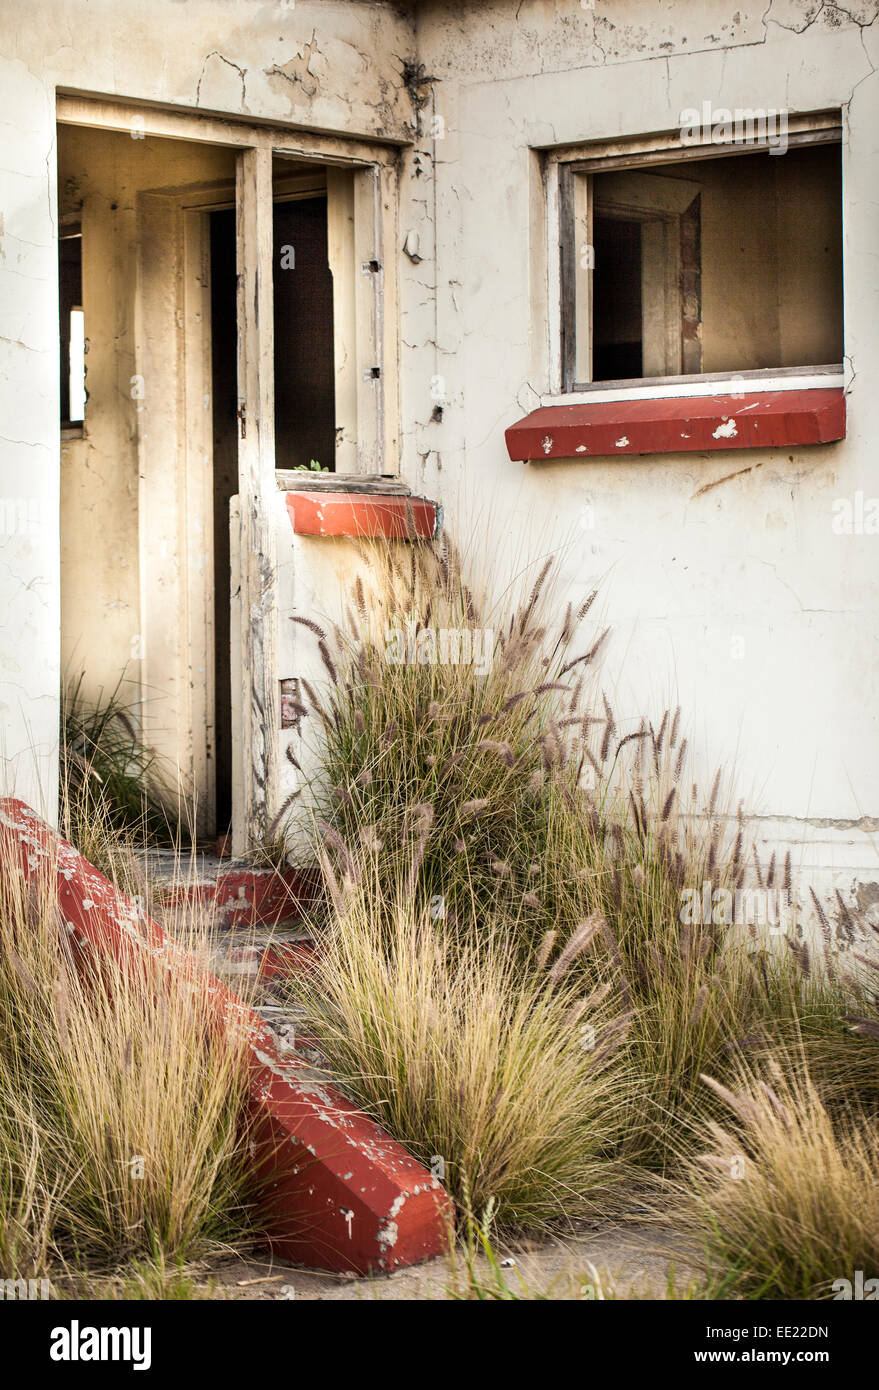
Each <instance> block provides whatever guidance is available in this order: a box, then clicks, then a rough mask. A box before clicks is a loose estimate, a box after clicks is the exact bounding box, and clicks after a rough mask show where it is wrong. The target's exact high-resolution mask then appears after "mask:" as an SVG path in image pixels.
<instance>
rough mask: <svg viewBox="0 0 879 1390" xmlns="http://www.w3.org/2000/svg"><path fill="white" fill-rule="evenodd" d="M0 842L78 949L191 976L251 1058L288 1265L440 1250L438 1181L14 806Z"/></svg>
mask: <svg viewBox="0 0 879 1390" xmlns="http://www.w3.org/2000/svg"><path fill="white" fill-rule="evenodd" d="M0 838H2V839H3V840H5V841H6V842H7V843H8V844H10V845H11V846H12V847H13V849H14V851H15V852H16V853H17V858H18V862H19V864H20V866H21V871H22V873H23V875H24V876H25V878H26V879H27V880H28V881H29V882H38V881H39V880H40V879H41V878H42V879H43V881H45V882H48V883H49V884H50V885H53V886H54V890H55V892H56V893H57V899H58V906H59V909H60V917H61V920H62V922H63V923H64V925H65V927H66V929H67V931H68V933H69V934H70V936H71V939H72V941H73V943H74V945H75V946H76V947H77V948H78V949H79V950H80V951H81V952H89V951H94V950H97V951H100V952H103V953H110V954H111V955H112V956H113V957H114V958H115V959H117V960H119V961H121V962H122V963H123V964H124V965H126V966H127V967H128V966H131V967H132V968H136V966H137V963H138V961H141V962H142V961H143V960H144V959H145V956H146V955H151V956H152V957H153V958H154V959H156V960H159V961H163V962H164V963H166V964H167V966H168V968H169V969H174V970H179V971H181V972H187V973H191V974H192V975H193V977H197V978H198V980H199V983H200V985H201V987H202V988H203V989H204V990H206V991H207V992H208V994H209V996H210V998H211V1000H212V1002H213V1005H214V1007H215V1009H216V1019H217V1025H218V1026H219V1027H224V1028H234V1029H240V1030H242V1031H243V1035H244V1036H245V1037H246V1039H247V1044H248V1048H249V1052H250V1087H249V1088H250V1096H251V1102H250V1105H251V1111H252V1119H253V1122H254V1139H253V1145H254V1147H253V1154H254V1160H253V1161H254V1167H255V1170H256V1171H257V1172H258V1173H260V1174H261V1175H262V1176H264V1177H265V1178H266V1180H267V1184H266V1189H265V1195H264V1197H263V1198H262V1205H261V1217H262V1225H263V1232H264V1235H265V1237H266V1239H267V1240H268V1242H269V1244H270V1245H271V1246H272V1248H273V1249H275V1250H276V1251H277V1253H278V1254H279V1255H281V1256H283V1257H284V1258H286V1259H293V1260H298V1261H299V1262H301V1263H302V1264H306V1265H309V1266H311V1267H313V1268H317V1269H330V1270H337V1271H354V1272H357V1273H367V1272H369V1271H388V1270H392V1269H397V1268H400V1267H401V1266H403V1265H408V1264H414V1263H416V1262H417V1261H419V1260H424V1259H428V1258H430V1257H432V1256H434V1255H439V1254H441V1253H442V1251H443V1249H444V1248H445V1247H446V1245H447V1241H448V1233H449V1229H450V1225H449V1223H450V1221H451V1213H452V1208H451V1203H450V1201H449V1198H448V1197H447V1195H446V1193H445V1192H444V1190H443V1188H442V1187H441V1185H440V1183H439V1181H438V1180H437V1179H436V1178H434V1177H433V1176H432V1175H431V1174H430V1173H429V1172H428V1171H427V1170H426V1169H425V1168H423V1167H422V1166H421V1164H419V1163H417V1162H416V1161H415V1159H413V1158H412V1157H411V1156H410V1155H409V1154H407V1153H406V1151H405V1149H403V1148H402V1147H401V1146H400V1145H399V1144H397V1143H396V1142H395V1141H394V1140H393V1139H391V1138H389V1136H388V1135H387V1134H385V1133H384V1131H383V1130H382V1129H381V1128H380V1126H379V1125H377V1124H376V1123H375V1122H374V1121H373V1120H370V1119H368V1118H367V1117H366V1116H365V1115H363V1114H362V1113H361V1112H360V1111H358V1110H357V1109H356V1108H355V1107H354V1106H353V1105H352V1104H351V1103H350V1102H349V1101H347V1100H346V1099H345V1098H344V1097H343V1096H341V1095H340V1094H339V1093H338V1092H337V1091H336V1090H334V1089H333V1088H332V1087H331V1086H327V1085H325V1084H324V1083H323V1082H322V1081H321V1080H320V1079H319V1078H317V1077H316V1076H315V1073H314V1071H313V1069H312V1068H311V1067H310V1066H309V1064H308V1063H307V1062H306V1060H305V1059H304V1058H302V1057H301V1056H299V1055H298V1054H297V1053H295V1052H292V1051H289V1050H282V1049H281V1048H279V1046H278V1045H277V1043H276V1042H275V1040H274V1038H273V1036H272V1034H271V1033H270V1032H269V1030H268V1029H267V1028H266V1027H265V1025H264V1024H263V1023H262V1021H261V1020H260V1019H259V1017H258V1016H257V1015H256V1014H255V1013H254V1012H253V1011H252V1010H251V1009H249V1008H247V1007H246V1005H244V1004H243V1003H242V1001H241V1000H240V999H239V998H238V997H237V996H236V995H235V994H233V993H232V991H231V990H229V989H228V988H227V987H226V986H225V985H224V984H222V983H221V982H220V981H219V980H217V979H216V978H215V977H214V976H213V975H211V974H210V973H208V972H207V971H206V970H204V969H203V968H202V967H201V966H200V965H199V964H198V962H197V961H196V960H195V959H194V957H193V956H191V955H190V954H189V953H188V952H187V951H185V950H184V949H183V948H182V947H181V946H179V945H178V944H177V943H176V942H175V941H173V940H172V939H171V938H169V937H167V936H166V935H165V933H164V932H163V931H162V929H161V927H159V926H158V925H157V924H156V923H155V922H153V921H151V920H150V919H149V918H148V917H146V915H145V914H144V913H143V912H141V911H140V910H139V908H138V907H137V906H136V905H135V904H134V903H133V902H131V901H130V900H129V899H128V898H126V897H125V896H124V894H122V893H120V892H119V891H118V890H117V889H116V888H114V887H113V885H112V883H110V882H109V880H108V879H106V878H105V877H104V875H103V874H101V873H100V872H99V871H98V870H97V869H96V868H95V867H94V866H93V865H92V864H90V863H89V862H88V860H86V859H84V858H83V856H82V855H81V854H80V853H79V852H78V851H77V850H75V849H74V848H73V847H72V846H71V845H69V844H67V842H66V841H65V840H63V839H62V838H61V836H60V835H58V834H57V832H56V831H53V830H52V829H51V828H50V827H49V826H48V825H47V824H46V823H45V821H42V820H41V819H40V818H39V816H37V815H35V813H34V812H33V811H31V809H30V808H29V807H28V806H26V805H25V804H24V802H21V801H16V800H13V799H11V798H10V799H4V800H0Z"/></svg>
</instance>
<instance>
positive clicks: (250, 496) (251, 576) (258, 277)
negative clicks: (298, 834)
mask: <svg viewBox="0 0 879 1390" xmlns="http://www.w3.org/2000/svg"><path fill="white" fill-rule="evenodd" d="M236 204H237V218H236V226H237V256H238V404H239V410H240V412H241V414H240V419H239V431H238V482H239V507H240V541H239V550H238V553H239V557H240V560H239V574H238V580H239V583H240V589H241V595H240V603H241V610H240V611H241V626H240V642H239V646H238V651H237V654H236V652H233V653H232V660H233V674H232V679H233V681H235V680H236V672H235V659H236V655H237V658H238V671H237V680H238V683H239V685H240V688H241V719H240V726H239V728H238V730H237V734H238V738H237V748H235V750H234V756H235V758H237V759H240V761H241V769H240V786H241V807H240V815H238V816H236V817H235V819H234V823H233V833H232V839H233V852H234V853H235V854H240V853H244V852H246V850H248V849H249V848H251V847H252V846H253V845H254V844H257V843H258V842H259V841H260V840H261V838H262V837H263V836H264V835H265V833H266V830H267V826H268V817H269V814H270V810H269V808H270V807H271V806H272V805H273V804H274V802H275V800H276V789H277V778H278V728H279V723H280V711H279V708H278V699H279V697H278V686H277V680H276V666H277V661H276V650H277V630H276V628H277V612H276V603H275V585H276V569H277V566H276V557H275V540H274V532H273V528H272V516H271V507H272V502H273V501H274V499H275V498H276V496H277V487H276V482H275V396H274V324H273V302H272V260H273V243H272V151H271V148H270V147H269V146H261V147H259V148H256V149H247V150H242V152H241V153H240V154H239V156H238V162H237V199H236Z"/></svg>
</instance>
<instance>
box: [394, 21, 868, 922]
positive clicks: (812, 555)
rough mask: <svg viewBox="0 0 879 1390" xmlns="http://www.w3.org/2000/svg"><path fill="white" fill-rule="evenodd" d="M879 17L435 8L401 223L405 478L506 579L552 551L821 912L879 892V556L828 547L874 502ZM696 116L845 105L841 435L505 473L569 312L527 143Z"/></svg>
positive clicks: (616, 659)
mask: <svg viewBox="0 0 879 1390" xmlns="http://www.w3.org/2000/svg"><path fill="white" fill-rule="evenodd" d="M877 11H879V6H877V4H876V3H870V4H860V5H854V6H849V7H848V8H847V9H842V8H840V7H837V6H831V5H819V4H807V3H798V2H795V0H784V2H783V3H778V2H777V0H776V2H775V3H771V4H768V5H767V4H765V3H762V4H757V5H749V4H745V5H738V6H734V5H728V4H724V3H716V2H715V0H707V2H706V3H700V4H698V5H697V4H688V3H668V4H663V6H662V7H661V8H660V7H659V6H656V5H655V4H652V3H651V4H648V3H646V2H645V0H621V2H620V3H602V0H595V6H594V9H592V8H589V7H588V6H581V5H579V4H577V3H576V0H574V2H573V3H567V0H522V3H521V4H519V5H518V6H516V5H511V6H507V5H502V4H500V3H488V4H481V5H467V6H458V5H453V4H451V3H450V2H449V0H433V2H431V0H428V2H427V3H424V4H422V5H420V6H419V10H418V58H419V62H421V63H422V64H423V65H424V71H425V73H426V74H429V75H430V76H431V77H433V78H435V79H436V80H435V81H434V83H433V84H432V87H428V88H426V89H425V96H426V98H427V101H426V105H425V108H424V110H423V112H422V119H421V132H420V138H419V140H418V142H417V144H416V149H415V151H414V153H413V155H412V157H411V158H410V159H409V160H408V161H407V167H406V176H405V178H404V190H405V191H404V206H403V209H402V211H401V233H402V235H406V233H407V232H408V231H409V230H412V229H414V231H416V232H417V233H418V235H419V251H420V254H421V257H422V259H421V260H420V261H419V262H418V263H417V264H411V263H408V264H405V270H404V280H405V283H404V288H403V294H402V302H403V305H404V312H403V324H402V339H403V348H402V353H403V357H402V361H403V371H402V381H403V392H404V418H405V420H406V421H407V427H408V433H407V435H406V440H405V455H404V456H405V458H406V460H407V467H408V468H409V470H410V481H411V482H413V484H415V485H417V486H418V488H419V490H421V489H424V490H425V491H427V492H429V493H431V494H432V495H435V496H437V497H438V499H439V500H440V501H441V502H443V503H444V505H445V508H446V513H447V515H448V516H449V517H450V518H451V519H453V523H454V524H456V525H457V526H458V527H459V528H460V527H462V526H464V527H466V526H467V524H468V519H469V522H470V524H471V525H473V526H475V527H477V528H478V529H479V530H480V531H481V533H482V535H483V538H484V539H483V541H482V545H483V546H484V548H485V549H486V551H487V552H488V553H489V554H490V556H491V561H490V563H491V565H492V568H493V569H494V572H495V574H496V575H497V576H498V577H500V575H501V574H502V573H504V572H512V571H513V570H514V569H515V567H516V565H517V564H519V563H520V562H521V557H522V555H523V553H525V552H528V551H529V550H530V553H531V554H532V555H535V556H539V555H542V554H543V553H545V552H546V550H548V549H556V548H558V549H559V550H560V552H561V555H562V578H563V585H564V586H566V587H568V588H569V590H570V592H571V596H572V597H574V598H576V597H577V596H578V595H581V594H583V593H585V592H587V591H588V589H589V587H590V586H591V585H592V584H593V583H597V584H598V585H599V587H600V599H599V603H598V604H597V605H596V609H595V610H593V612H597V614H598V617H597V622H599V623H601V622H604V621H607V622H610V623H611V624H612V628H613V636H612V640H611V642H610V643H609V644H608V646H607V647H606V655H605V658H604V663H603V668H602V672H601V681H602V684H603V685H604V687H605V689H607V691H608V693H609V695H610V698H611V700H612V702H613V703H614V705H615V707H616V708H617V710H618V711H619V712H621V713H624V714H626V715H629V716H630V717H631V722H630V723H628V724H625V723H624V725H623V726H624V727H625V728H635V727H637V721H638V718H639V717H640V715H641V713H642V712H643V711H645V710H647V711H661V710H662V708H663V707H664V706H665V705H666V704H668V703H672V704H674V703H676V702H678V701H679V702H680V703H681V704H682V706H683V711H684V715H685V717H686V719H687V721H688V724H689V734H690V737H691V742H692V743H693V744H694V745H695V748H696V749H697V750H698V751H699V754H700V755H701V759H702V763H703V768H707V766H709V765H713V764H716V762H718V761H720V760H724V759H725V760H727V761H728V762H732V761H733V760H735V763H736V766H737V771H738V791H739V794H740V795H741V796H742V797H743V798H744V801H745V804H746V806H747V807H748V808H749V809H751V810H752V811H754V812H756V814H757V815H758V817H759V818H760V819H758V821H757V827H758V834H759V836H760V839H761V842H762V844H763V845H764V847H766V849H767V850H769V849H770V847H771V848H777V847H778V846H781V847H782V850H784V849H785V848H787V847H790V848H791V850H792V856H793V860H794V863H795V864H796V865H798V866H799V867H800V870H801V875H802V882H803V884H804V885H805V884H809V883H816V884H819V885H820V889H821V891H822V892H824V893H826V891H827V890H828V888H829V887H830V886H831V885H833V886H837V887H840V888H841V889H842V890H844V891H846V892H849V891H851V890H852V889H853V887H854V885H855V884H856V883H857V882H858V881H861V882H862V883H863V882H872V881H874V880H877V879H879V856H877V837H876V827H877V824H879V820H877V816H879V727H877V719H879V715H877V711H879V700H877V695H879V688H877V687H879V681H877V675H879V660H877V659H879V624H877V611H876V610H877V575H879V535H865V534H862V535H838V534H835V532H834V530H833V527H832V521H833V504H834V501H835V500H836V499H838V498H849V499H853V498H854V496H855V494H856V493H857V492H858V491H859V490H860V491H861V492H862V493H863V494H864V496H865V497H867V498H870V497H879V461H877V449H876V440H877V438H879V396H877V392H876V390H875V386H873V385H871V378H872V377H873V376H874V374H875V370H876V367H877V365H879V362H877V358H879V336H877V333H876V324H877V322H879V275H877V264H876V254H875V247H876V243H877V230H879V228H877V205H876V168H877V163H876V161H877V153H879V150H877V145H879V77H877V76H876V73H875V69H876V66H877V60H879V23H876V22H875V19H876V15H877ZM513 12H515V13H516V14H517V19H516V21H515V22H513V20H512V17H511V15H512V13H513ZM703 101H710V102H711V103H712V104H713V106H714V107H729V108H732V109H734V108H736V107H742V108H748V107H751V108H764V109H772V108H775V109H782V108H786V109H788V110H790V111H816V110H822V109H826V108H833V107H840V108H841V109H842V113H843V127H844V141H843V181H844V213H843V238H844V249H843V256H844V274H845V333H846V378H847V390H848V400H847V404H848V412H849V415H848V437H847V439H846V440H845V441H844V442H843V443H840V444H837V445H832V446H826V447H823V448H822V447H815V448H803V449H798V450H795V451H793V452H787V451H781V450H772V451H760V450H756V451H748V452H747V453H736V454H732V453H729V454H717V455H679V456H664V457H663V456H657V457H645V458H640V459H639V458H626V459H618V460H608V459H597V460H595V461H592V462H588V463H586V462H581V461H577V462H574V461H571V462H560V463H556V462H553V463H550V464H537V465H527V466H525V465H522V464H519V463H512V462H511V461H510V459H509V457H508V456H507V452H506V449H505V446H504V437H503V432H504V429H505V428H506V427H507V426H508V425H510V424H512V423H513V422H514V421H515V420H516V419H518V418H520V417H521V416H522V415H524V414H525V413H526V412H528V411H529V410H531V409H533V408H535V407H536V406H537V405H539V404H540V403H541V400H542V398H545V393H546V392H547V390H548V352H547V344H546V337H545V333H544V331H543V325H544V324H545V321H546V317H547V315H548V314H549V313H552V312H554V306H552V305H547V304H546V289H545V286H546V278H545V266H544V265H543V263H542V261H541V255H542V252H541V237H542V234H543V226H542V222H541V218H542V211H541V209H540V205H539V198H538V197H537V195H536V190H537V188H538V187H539V175H538V171H537V159H536V157H535V156H534V154H533V153H532V149H533V147H535V146H551V145H553V144H556V143H566V142H577V141H585V140H592V139H599V138H613V137H615V136H618V135H619V136H625V135H639V134H644V133H646V132H650V131H662V130H668V129H674V128H677V126H678V124H679V113H680V112H681V110H682V109H684V108H686V107H697V108H701V105H702V103H703ZM437 117H439V118H440V120H441V124H440V123H439V122H438V121H437V119H436V118H437ZM437 130H440V131H441V132H442V138H439V139H437V138H433V136H434V135H435V134H436V132H437ZM806 215H808V214H807V213H806ZM434 286H435V287H436V293H435V298H434ZM437 375H440V376H442V377H443V378H444V383H445V389H446V404H445V408H444V411H443V416H442V419H441V420H440V421H436V420H435V419H433V420H432V419H431V407H432V401H431V397H430V382H431V380H432V379H433V378H435V377H436V376H437ZM465 492H466V499H465ZM737 639H743V643H744V652H743V655H742V656H738V655H737V653H738V651H739V650H740V646H741V644H740V643H739V642H738V641H737ZM871 901H872V900H871Z"/></svg>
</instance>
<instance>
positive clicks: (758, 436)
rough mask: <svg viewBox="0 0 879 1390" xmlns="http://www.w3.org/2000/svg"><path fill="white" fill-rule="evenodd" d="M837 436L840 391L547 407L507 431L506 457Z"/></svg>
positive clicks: (670, 450)
mask: <svg viewBox="0 0 879 1390" xmlns="http://www.w3.org/2000/svg"><path fill="white" fill-rule="evenodd" d="M844 438H845V396H844V395H843V391H842V387H841V386H840V387H821V388H817V389H814V390H812V389H810V390H805V391H757V392H752V391H748V392H745V393H744V394H742V395H736V396H728V395H727V396H670V397H667V398H662V399H659V400H645V399H644V397H641V398H639V399H638V400H634V401H595V402H592V401H590V402H588V403H587V404H580V405H549V406H543V407H542V408H541V409H540V410H533V411H532V412H531V414H530V415H526V416H525V417H524V419H522V420H518V421H517V422H516V424H515V425H511V426H510V427H509V429H508V430H507V431H506V441H507V450H508V452H509V455H510V458H511V459H520V460H522V461H532V460H534V459H560V458H564V459H582V458H608V457H612V456H614V455H617V454H683V453H704V452H706V451H707V450H714V449H760V448H764V449H765V448H787V447H792V446H799V445H802V444H828V443H830V442H832V441H833V440H836V439H844Z"/></svg>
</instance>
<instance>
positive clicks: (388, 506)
mask: <svg viewBox="0 0 879 1390" xmlns="http://www.w3.org/2000/svg"><path fill="white" fill-rule="evenodd" d="M285 496H286V499H287V514H288V516H289V517H290V525H291V526H292V527H293V530H294V531H295V533H296V535H297V536H361V537H363V538H366V539H368V538H370V537H376V536H384V537H385V538H386V539H388V540H396V541H405V540H430V539H431V538H432V537H433V536H435V535H436V532H437V522H438V517H439V508H438V507H437V505H436V503H435V502H431V501H429V500H428V499H427V498H426V497H388V496H380V495H378V494H374V493H368V492H363V493H359V492H353V493H352V492H288V493H286V494H285Z"/></svg>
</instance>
